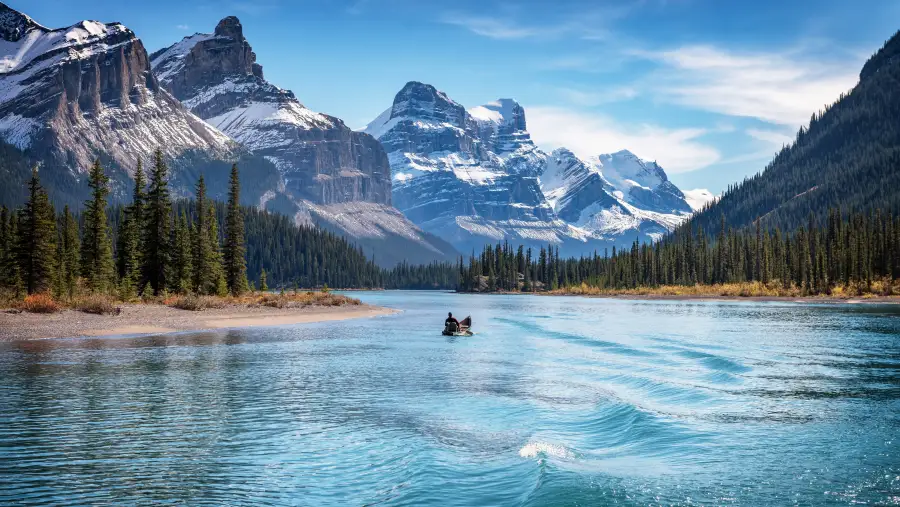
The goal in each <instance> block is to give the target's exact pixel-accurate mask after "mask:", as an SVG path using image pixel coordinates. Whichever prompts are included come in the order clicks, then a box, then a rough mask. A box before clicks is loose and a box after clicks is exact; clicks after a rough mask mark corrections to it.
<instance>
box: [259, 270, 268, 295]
mask: <svg viewBox="0 0 900 507" xmlns="http://www.w3.org/2000/svg"><path fill="white" fill-rule="evenodd" d="M259 290H261V291H263V292H266V291H268V290H269V285H268V284H267V283H266V268H263V269H262V271H260V272H259Z"/></svg>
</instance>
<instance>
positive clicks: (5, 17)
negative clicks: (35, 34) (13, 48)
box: [0, 2, 50, 42]
mask: <svg viewBox="0 0 900 507" xmlns="http://www.w3.org/2000/svg"><path fill="white" fill-rule="evenodd" d="M34 29H38V30H41V31H43V32H49V31H50V30H49V29H47V28H45V27H43V26H41V25H40V24H38V23H37V22H35V21H34V20H33V19H31V18H30V17H28V16H27V15H25V14H23V13H21V12H19V11H17V10H15V9H13V8H11V7H9V6H8V5H6V4H4V3H2V2H0V37H2V38H3V39H4V40H8V41H10V42H17V41H18V40H19V39H21V38H22V37H23V36H24V35H25V33H27V32H28V31H30V30H34Z"/></svg>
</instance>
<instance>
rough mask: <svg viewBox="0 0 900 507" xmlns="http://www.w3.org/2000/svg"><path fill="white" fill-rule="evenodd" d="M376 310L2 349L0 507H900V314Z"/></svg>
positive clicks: (453, 299) (374, 299)
mask: <svg viewBox="0 0 900 507" xmlns="http://www.w3.org/2000/svg"><path fill="white" fill-rule="evenodd" d="M361 297H362V298H363V299H364V300H365V301H367V302H370V303H374V304H381V305H385V306H391V307H395V308H400V309H402V310H404V312H403V313H401V314H399V315H395V316H389V317H382V318H377V319H371V320H358V321H345V322H337V323H323V324H313V325H300V326H285V327H274V328H257V329H248V330H240V331H220V332H214V333H188V334H176V335H167V336H156V337H144V338H113V339H69V340H43V341H37V342H18V343H7V344H0V504H48V505H49V504H53V505H65V504H116V505H121V504H134V503H140V504H147V503H162V504H164V503H178V504H190V505H200V504H210V505H224V504H230V505H234V504H263V505H266V504H268V505H315V506H319V505H373V504H388V505H441V506H447V505H535V506H536V505H607V504H616V505H647V504H715V505H720V504H739V505H784V504H801V505H810V504H813V505H820V504H836V505H844V504H859V503H861V504H882V505H883V504H888V505H890V504H894V505H897V504H900V309H898V308H896V307H890V306H868V305H866V306H863V305H834V306H827V305H820V306H816V305H795V304H776V303H747V302H736V303H723V302H671V301H620V300H601V299H580V298H563V297H553V298H551V297H532V296H474V295H456V294H445V293H413V292H387V293H362V294H361ZM447 310H452V311H454V313H455V314H456V315H458V316H460V317H463V316H465V315H467V314H471V315H472V317H473V320H474V324H475V326H474V327H475V330H476V331H477V332H478V334H477V335H476V336H474V337H471V338H455V339H454V338H449V339H448V338H446V337H442V336H440V334H439V332H440V329H441V326H442V322H443V319H444V316H445V314H446V311H447Z"/></svg>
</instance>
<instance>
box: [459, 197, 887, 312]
mask: <svg viewBox="0 0 900 507" xmlns="http://www.w3.org/2000/svg"><path fill="white" fill-rule="evenodd" d="M458 269H459V273H460V274H459V279H460V287H459V290H461V291H472V292H492V291H522V292H536V291H552V290H560V289H566V288H571V287H578V286H581V287H593V288H597V289H601V290H603V289H606V290H612V291H615V290H627V289H636V288H658V287H662V286H683V287H688V286H697V285H704V286H712V285H726V284H742V283H748V282H753V283H758V284H761V285H762V286H763V287H768V288H771V289H773V291H774V292H773V293H776V294H781V293H782V292H783V291H781V290H777V289H783V290H785V291H786V290H791V293H797V294H802V295H826V294H833V293H835V292H838V293H841V294H851V295H853V294H866V293H872V292H876V293H881V294H883V295H890V294H892V293H893V292H894V291H896V290H900V288H898V287H897V286H896V285H895V283H896V282H895V281H896V280H898V279H900V216H897V215H892V214H890V213H884V212H882V211H881V210H878V209H876V210H874V211H872V212H868V213H843V212H842V211H841V210H839V209H836V208H833V209H831V210H829V212H828V214H827V218H826V220H825V221H824V223H822V222H820V221H818V219H817V218H816V217H815V215H812V214H811V215H809V216H808V219H807V223H806V224H805V225H801V226H800V227H799V228H797V229H796V230H792V231H789V232H787V231H782V230H781V229H779V228H777V227H776V228H774V229H769V228H766V227H764V226H763V224H762V221H760V220H757V221H756V222H755V224H754V226H753V227H748V228H741V229H735V228H732V227H729V226H727V224H726V221H725V218H724V216H723V217H721V219H720V223H719V227H718V230H717V231H716V232H715V235H712V234H710V233H708V232H706V231H705V230H704V229H702V228H699V227H698V228H696V229H693V230H692V229H690V228H681V229H679V230H678V231H677V232H676V233H675V234H673V235H670V236H668V237H667V238H665V239H663V240H662V241H659V242H656V243H650V244H648V243H645V244H639V243H638V242H637V241H635V242H634V243H633V244H632V246H631V248H630V249H621V250H616V249H615V248H613V249H612V252H608V251H605V252H604V253H603V255H600V254H599V253H594V255H593V256H590V257H581V258H578V259H561V258H560V257H559V249H558V248H554V247H553V246H552V245H551V246H548V247H547V248H543V247H542V248H540V250H539V251H538V252H533V251H532V250H531V249H530V248H529V249H527V250H523V248H522V247H521V246H520V247H519V248H518V249H513V248H512V247H511V246H510V245H509V244H506V243H504V244H497V245H495V246H487V247H485V249H484V250H483V251H482V252H481V254H479V255H477V256H473V257H472V258H470V259H469V262H468V264H467V265H466V264H463V262H462V261H460V263H459V266H458Z"/></svg>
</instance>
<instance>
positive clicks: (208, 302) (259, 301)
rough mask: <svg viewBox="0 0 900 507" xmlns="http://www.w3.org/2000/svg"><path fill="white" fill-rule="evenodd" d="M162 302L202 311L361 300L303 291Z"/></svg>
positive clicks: (283, 306)
mask: <svg viewBox="0 0 900 507" xmlns="http://www.w3.org/2000/svg"><path fill="white" fill-rule="evenodd" d="M162 304H164V305H167V306H171V307H173V308H180V309H182V310H191V311H202V310H206V309H208V308H223V307H225V306H236V307H241V306H244V307H253V308H258V307H262V306H266V307H270V308H304V307H307V306H345V305H359V304H361V302H360V300H358V299H356V298H351V297H347V296H342V295H339V294H332V293H330V292H312V291H310V292H301V293H296V294H276V293H272V292H251V293H247V294H244V295H241V296H226V297H219V296H194V295H187V296H171V297H168V298H166V299H164V300H162Z"/></svg>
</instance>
